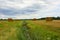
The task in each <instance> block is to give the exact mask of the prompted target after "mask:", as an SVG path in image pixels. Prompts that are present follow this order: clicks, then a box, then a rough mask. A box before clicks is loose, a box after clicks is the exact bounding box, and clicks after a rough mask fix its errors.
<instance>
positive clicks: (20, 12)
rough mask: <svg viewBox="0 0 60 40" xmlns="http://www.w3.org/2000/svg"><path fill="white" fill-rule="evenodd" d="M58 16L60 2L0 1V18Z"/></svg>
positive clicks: (59, 14)
mask: <svg viewBox="0 0 60 40" xmlns="http://www.w3.org/2000/svg"><path fill="white" fill-rule="evenodd" d="M47 16H55V17H56V16H60V0H0V18H17V19H25V18H26V19H29V18H40V17H47Z"/></svg>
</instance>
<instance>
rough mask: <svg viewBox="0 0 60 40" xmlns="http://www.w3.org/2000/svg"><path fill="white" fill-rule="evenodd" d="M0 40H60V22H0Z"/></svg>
mask: <svg viewBox="0 0 60 40" xmlns="http://www.w3.org/2000/svg"><path fill="white" fill-rule="evenodd" d="M0 40H60V20H53V21H50V22H46V21H45V20H35V21H34V20H25V21H24V20H23V21H22V20H20V21H12V22H11V21H10V22H9V21H0Z"/></svg>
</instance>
